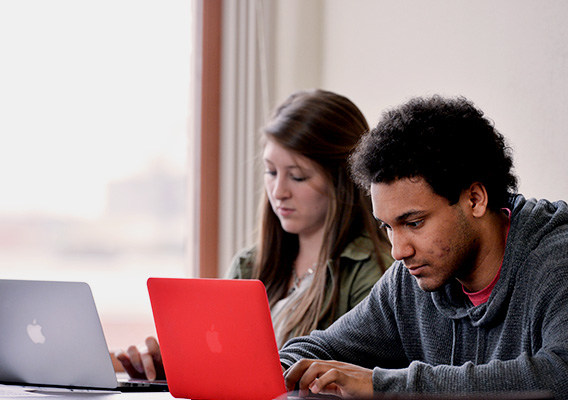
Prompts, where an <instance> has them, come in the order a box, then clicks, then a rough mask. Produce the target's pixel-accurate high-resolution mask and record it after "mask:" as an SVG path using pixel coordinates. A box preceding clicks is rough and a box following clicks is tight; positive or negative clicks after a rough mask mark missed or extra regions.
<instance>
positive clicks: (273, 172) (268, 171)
mask: <svg viewBox="0 0 568 400" xmlns="http://www.w3.org/2000/svg"><path fill="white" fill-rule="evenodd" d="M264 173H265V174H266V175H270V176H276V171H271V170H269V169H267V170H266V171H264Z"/></svg>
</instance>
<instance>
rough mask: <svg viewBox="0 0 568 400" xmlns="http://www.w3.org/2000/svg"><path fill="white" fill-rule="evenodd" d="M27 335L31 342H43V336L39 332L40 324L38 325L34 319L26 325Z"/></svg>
mask: <svg viewBox="0 0 568 400" xmlns="http://www.w3.org/2000/svg"><path fill="white" fill-rule="evenodd" d="M27 328H28V336H29V337H30V339H31V340H32V342H34V343H36V344H44V343H45V336H43V333H41V325H39V324H38V323H37V322H36V320H35V319H34V322H32V323H31V324H29V325H28V327H27Z"/></svg>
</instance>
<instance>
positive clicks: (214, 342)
mask: <svg viewBox="0 0 568 400" xmlns="http://www.w3.org/2000/svg"><path fill="white" fill-rule="evenodd" d="M205 339H206V341H207V346H209V350H211V352H213V353H220V352H221V350H222V349H223V346H221V341H220V340H219V332H217V331H216V330H215V325H211V329H209V330H208V331H207V332H206V333H205Z"/></svg>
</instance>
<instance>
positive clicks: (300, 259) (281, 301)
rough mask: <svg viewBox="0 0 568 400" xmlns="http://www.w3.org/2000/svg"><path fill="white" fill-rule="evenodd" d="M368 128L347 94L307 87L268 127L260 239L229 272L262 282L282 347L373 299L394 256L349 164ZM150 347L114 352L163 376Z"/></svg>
mask: <svg viewBox="0 0 568 400" xmlns="http://www.w3.org/2000/svg"><path fill="white" fill-rule="evenodd" d="M368 129H369V127H368V125H367V122H366V120H365V118H364V116H363V114H362V113H361V111H360V110H359V109H358V108H357V107H356V106H355V105H354V104H353V103H352V102H351V101H350V100H348V99H347V98H345V97H343V96H340V95H337V94H335V93H331V92H327V91H323V90H311V91H300V92H296V93H294V94H292V95H291V96H290V97H289V98H288V99H287V100H286V101H284V103H282V104H281V105H280V106H279V107H278V108H277V109H276V112H275V114H274V115H273V117H272V118H271V120H270V122H269V123H268V124H267V125H266V126H265V127H264V128H263V130H262V140H263V153H262V158H263V160H262V162H263V164H264V169H265V175H264V186H265V191H264V196H263V199H262V202H261V217H260V220H259V222H260V224H259V230H258V239H257V243H256V244H255V245H254V246H253V247H250V248H247V249H245V250H243V251H241V252H240V253H239V254H237V255H236V256H235V258H234V260H233V263H232V266H231V268H230V272H229V276H228V277H229V278H238V279H250V278H253V279H260V280H261V281H262V282H263V283H264V284H265V286H266V290H267V294H268V299H269V303H270V308H271V313H272V319H273V324H274V329H275V334H276V338H277V342H278V346H279V347H281V346H282V345H283V344H284V342H285V341H286V340H288V339H289V338H291V337H295V336H300V335H305V334H308V333H309V332H311V331H312V330H314V329H324V328H326V327H328V326H329V325H330V324H331V323H332V322H333V321H334V320H335V319H337V318H339V317H340V316H341V315H343V314H344V313H346V312H347V311H349V310H350V309H351V308H353V307H354V306H355V305H356V304H358V303H359V302H360V301H361V300H362V299H363V298H364V297H366V296H367V294H368V293H369V291H370V290H371V287H372V286H373V285H374V283H375V282H376V281H377V280H378V279H379V278H380V276H381V275H382V273H383V272H384V270H385V269H386V267H388V266H389V265H390V263H391V262H392V258H391V257H390V255H389V251H390V246H389V244H388V240H387V238H386V235H385V234H384V232H383V231H381V230H379V229H378V227H377V224H376V222H375V220H374V218H373V216H372V213H371V205H370V201H369V199H368V198H367V197H366V196H365V195H364V193H363V192H362V191H360V190H359V189H358V188H357V187H356V185H355V184H354V183H353V182H352V180H351V179H350V177H349V173H348V168H347V159H348V156H349V154H350V153H351V151H352V149H353V148H354V147H355V146H356V144H357V143H358V141H359V138H360V137H361V135H362V134H363V133H364V132H365V131H367V130H368ZM146 345H147V348H145V349H144V350H143V351H140V350H139V349H137V348H136V347H134V346H131V347H130V348H129V349H128V352H127V353H125V352H122V353H120V354H118V355H117V358H118V359H119V360H120V361H121V362H122V364H123V365H124V368H125V370H126V371H127V372H129V374H130V375H132V376H134V377H142V376H144V375H146V376H147V377H148V378H149V379H152V378H154V377H156V376H158V377H160V375H161V374H162V373H161V371H162V369H161V360H160V353H159V346H158V344H157V341H156V340H155V339H154V338H148V339H147V340H146ZM155 367H159V369H160V372H158V373H156V372H155Z"/></svg>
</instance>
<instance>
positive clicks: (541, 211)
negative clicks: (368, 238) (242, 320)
mask: <svg viewBox="0 0 568 400" xmlns="http://www.w3.org/2000/svg"><path fill="white" fill-rule="evenodd" d="M351 168H352V172H353V175H354V177H355V179H356V180H357V181H358V183H359V184H360V185H362V186H363V187H365V188H367V189H369V191H370V194H371V199H372V202H373V213H374V215H375V217H376V218H377V220H378V221H380V222H381V223H382V224H383V225H384V226H385V227H386V229H387V232H388V234H389V238H390V240H391V243H392V255H393V257H394V258H395V259H396V261H395V263H394V264H393V265H392V266H391V268H390V269H389V270H387V272H386V274H385V275H384V276H383V278H382V279H381V280H380V281H379V282H378V283H377V284H376V285H375V287H374V288H373V290H372V292H371V294H370V295H369V296H368V297H367V299H366V300H364V301H363V302H362V303H360V304H359V306H357V307H356V308H355V309H353V310H352V311H351V312H349V313H348V314H346V315H345V316H344V317H343V318H341V319H340V320H338V321H337V322H336V323H335V324H333V325H332V326H331V327H329V328H328V329H327V330H325V331H315V332H314V333H312V334H311V335H310V336H306V337H301V338H297V339H293V340H291V341H289V342H288V343H287V344H286V345H285V346H284V348H283V349H282V351H281V353H280V357H281V362H282V365H283V367H284V368H285V369H287V370H286V372H285V377H286V383H287V387H288V389H289V390H292V389H294V387H295V385H296V384H298V385H299V388H300V390H301V391H305V390H306V389H308V388H310V389H311V390H312V392H315V393H318V392H322V391H332V392H335V393H338V394H340V395H343V396H357V397H359V396H362V397H364V396H371V395H373V393H381V392H425V393H463V392H499V391H523V390H527V391H533V390H548V391H551V392H552V393H553V394H554V395H555V397H556V398H558V399H564V398H568V206H567V205H566V203H565V202H563V201H559V202H556V203H551V202H549V201H546V200H540V201H536V200H527V199H525V198H524V197H523V196H521V195H518V194H515V193H516V187H517V180H516V177H515V176H514V174H513V172H512V168H513V163H512V157H511V155H510V150H509V148H508V147H507V146H506V143H505V140H504V138H503V136H502V135H501V134H500V133H499V132H497V131H496V130H495V129H494V127H493V125H492V124H491V123H490V122H489V120H487V119H486V118H485V117H483V113H482V112H481V111H480V110H478V109H477V108H476V107H475V106H474V105H473V104H472V103H471V102H469V101H467V100H466V99H463V98H455V99H446V98H442V97H439V96H434V97H431V98H415V99H412V100H411V101H409V102H408V103H406V104H404V105H402V106H401V107H399V108H396V109H393V110H390V111H387V112H386V113H384V115H383V118H382V119H381V121H380V122H379V124H378V125H377V126H376V127H375V128H374V129H373V130H371V131H370V132H369V133H368V134H366V136H365V137H364V138H363V140H362V142H361V143H360V144H359V146H358V148H357V150H356V152H355V153H354V155H353V156H352V158H351Z"/></svg>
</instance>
